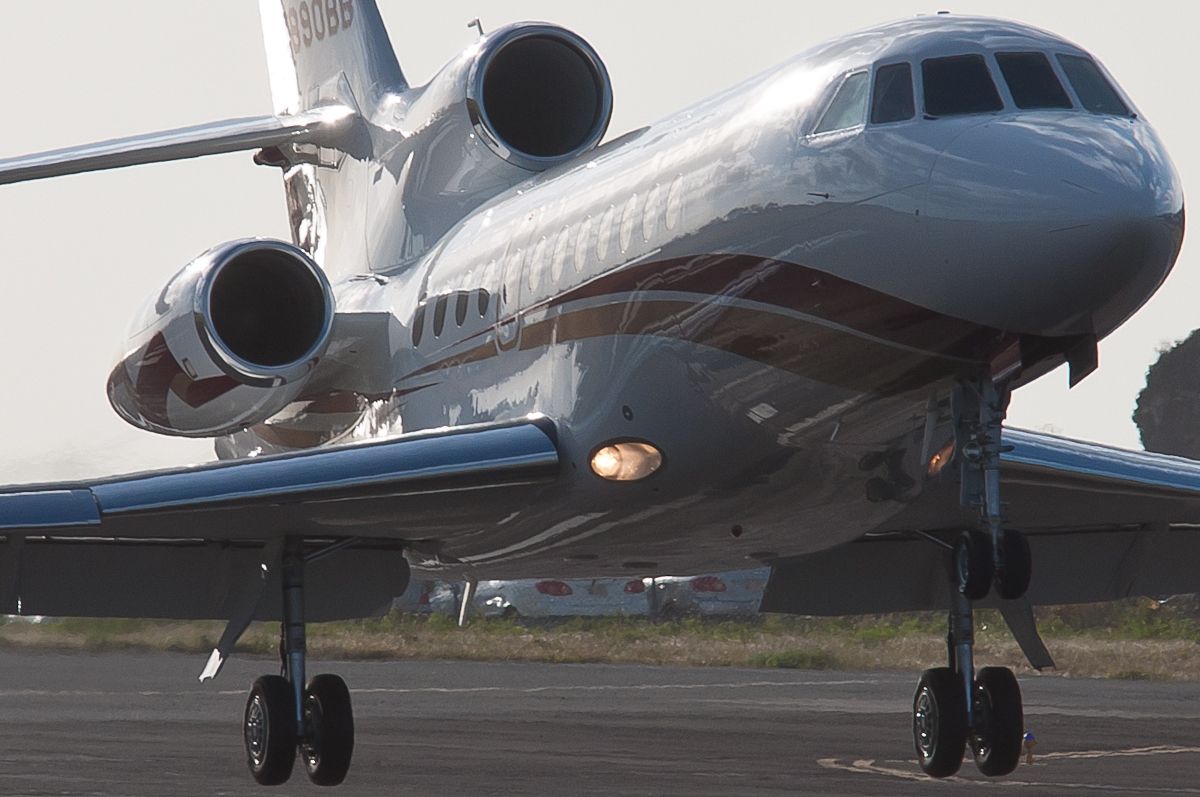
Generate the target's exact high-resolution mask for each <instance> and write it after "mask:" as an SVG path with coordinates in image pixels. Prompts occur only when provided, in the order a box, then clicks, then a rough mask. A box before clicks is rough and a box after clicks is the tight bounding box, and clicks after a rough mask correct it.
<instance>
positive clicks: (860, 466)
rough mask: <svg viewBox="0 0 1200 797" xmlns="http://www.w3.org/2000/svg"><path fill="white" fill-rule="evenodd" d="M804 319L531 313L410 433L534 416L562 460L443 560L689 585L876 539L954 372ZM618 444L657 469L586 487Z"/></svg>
mask: <svg viewBox="0 0 1200 797" xmlns="http://www.w3.org/2000/svg"><path fill="white" fill-rule="evenodd" d="M656 304H662V305H663V306H662V307H655V306H653V305H656ZM680 307H690V312H687V313H679V312H678V311H679V308H680ZM606 316H607V317H609V318H611V319H616V323H617V325H618V328H617V329H615V330H614V329H608V330H607V331H604V330H605V327H604V326H603V324H602V322H601V320H600V319H601V318H603V317H606ZM800 316H801V314H800V313H799V311H798V310H792V311H789V312H783V311H782V310H780V309H779V308H775V310H772V309H771V308H770V307H769V306H767V305H766V304H765V303H761V302H760V303H755V302H752V301H749V300H740V301H736V302H733V301H731V300H730V298H729V297H728V296H724V297H721V298H720V299H719V300H715V299H712V298H709V299H705V298H703V297H692V298H691V299H685V298H682V297H681V296H680V295H676V294H675V293H672V294H671V295H664V296H661V297H647V296H640V297H638V298H630V297H624V298H615V297H613V296H609V295H604V296H602V297H591V298H587V299H580V300H578V301H577V302H576V303H574V304H573V305H572V304H566V305H563V306H560V307H559V308H557V309H555V310H546V311H544V312H542V313H541V314H538V313H534V314H531V315H530V316H528V317H526V318H525V319H524V320H523V323H522V328H521V330H520V333H519V335H518V337H517V339H516V340H515V341H514V342H513V343H512V345H511V347H510V348H508V349H507V350H505V351H500V350H499V349H497V350H496V351H495V353H494V355H493V356H488V357H479V356H478V355H477V356H476V357H475V358H473V359H472V361H471V362H462V363H457V364H448V365H447V366H446V367H444V368H441V369H438V370H435V371H433V372H426V373H425V374H424V375H423V377H422V379H423V382H422V386H421V389H419V390H416V391H415V392H412V393H410V394H408V395H407V396H406V398H405V399H404V402H403V408H402V417H403V425H404V429H405V431H414V430H416V429H421V428H432V427H438V426H445V425H458V424H466V423H479V422H486V421H490V420H499V419H506V418H513V417H520V416H523V415H527V414H529V413H542V414H544V415H546V416H548V417H550V418H552V419H554V420H555V422H556V423H557V425H558V428H559V432H560V449H561V451H562V453H563V461H564V466H563V472H562V475H561V478H560V481H559V482H558V484H556V485H555V486H554V487H553V488H551V490H550V491H549V492H548V493H547V494H544V495H542V496H541V497H540V499H539V500H538V501H537V502H534V503H531V505H530V506H528V507H525V508H523V509H522V510H521V511H519V512H517V513H514V514H513V515H510V516H509V517H507V518H505V519H504V520H503V521H502V522H500V523H498V524H496V525H495V526H494V527H492V528H487V529H481V528H469V529H468V528H464V529H460V530H458V531H457V532H453V531H451V533H449V534H448V535H447V537H446V538H445V540H444V545H443V547H442V549H441V552H442V556H443V559H444V560H445V561H446V562H447V563H449V564H450V565H451V566H452V567H461V566H468V567H470V568H471V569H473V570H474V571H476V572H477V573H478V574H480V575H482V576H487V577H490V576H493V575H494V576H496V577H501V578H509V577H523V576H542V575H554V574H560V575H574V574H578V575H606V574H615V573H630V574H639V573H645V574H649V573H654V572H660V573H661V572H688V571H692V570H703V569H711V568H714V567H727V568H734V567H742V566H755V565H757V564H759V563H761V562H763V561H769V560H771V559H773V558H775V557H778V556H789V555H797V554H802V553H808V552H812V551H817V550H821V549H823V548H827V547H830V546H833V545H837V544H840V543H843V542H847V541H850V540H852V539H855V538H857V537H859V536H861V535H862V534H863V533H864V532H865V531H867V530H869V529H871V528H873V527H874V526H876V525H878V524H880V523H882V522H884V521H885V520H886V519H887V518H888V517H890V516H891V515H892V514H894V513H895V512H897V511H899V509H900V508H902V506H903V504H902V501H903V500H904V499H906V498H909V497H911V496H912V495H914V494H915V493H916V492H917V491H919V489H920V481H921V479H920V467H919V464H918V461H919V460H920V457H921V452H920V451H919V449H920V447H921V444H922V437H923V435H922V431H923V424H924V420H925V406H926V404H927V402H928V400H929V398H930V396H931V395H934V394H937V393H938V391H939V390H941V392H942V394H943V395H944V394H945V389H944V388H945V387H946V385H947V384H948V382H947V380H948V379H949V378H950V376H951V375H952V373H953V372H954V370H955V368H956V367H957V363H956V361H953V360H948V359H945V358H938V357H935V356H932V355H930V354H929V353H921V352H918V351H916V350H915V349H913V348H912V347H907V348H906V347H903V346H896V345H891V344H889V343H887V342H886V341H884V340H882V339H880V338H878V337H874V336H872V335H867V334H863V333H860V332H854V331H851V330H849V329H847V328H844V327H839V326H838V325H836V324H833V323H831V322H828V321H823V320H821V319H818V318H817V317H815V316H808V317H800ZM581 317H582V318H586V319H587V322H586V323H584V322H583V321H582V320H581ZM639 325H643V326H646V327H647V328H646V329H643V328H642V327H641V326H639ZM650 326H653V330H652V331H650V329H649V327H650ZM630 439H633V440H643V441H647V442H650V443H652V444H654V445H655V446H656V447H658V448H659V449H660V450H661V451H662V452H663V456H664V464H663V466H662V468H661V469H660V470H659V472H657V473H655V474H654V475H653V476H651V477H649V478H647V479H645V480H644V481H640V482H634V483H612V482H606V481H604V480H602V479H600V478H598V477H597V476H595V475H594V474H593V473H592V472H591V470H590V467H589V460H590V456H591V454H592V453H593V452H594V451H595V450H596V448H598V447H599V446H601V445H602V444H604V443H606V442H609V441H614V440H630Z"/></svg>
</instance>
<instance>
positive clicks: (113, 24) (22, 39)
mask: <svg viewBox="0 0 1200 797" xmlns="http://www.w3.org/2000/svg"><path fill="white" fill-rule="evenodd" d="M381 6H382V8H383V13H384V16H385V19H386V21H387V23H388V28H389V30H390V32H391V35H392V40H393V42H394V43H395V45H396V50H397V53H398V55H399V58H400V63H401V65H402V66H403V67H404V70H405V72H406V74H407V76H408V78H409V81H410V82H411V83H412V84H413V85H417V84H420V83H423V82H425V81H426V80H428V79H429V78H430V77H431V76H432V75H433V74H434V73H435V72H436V70H437V69H438V68H439V67H440V66H441V65H442V64H443V63H445V62H446V61H447V60H448V59H449V58H450V57H451V56H452V55H453V54H454V53H455V52H457V51H458V50H460V49H461V48H463V47H465V46H467V45H468V44H469V43H470V42H471V41H472V40H473V38H474V35H475V34H474V32H473V31H470V30H468V29H467V28H466V23H467V21H468V20H470V19H471V18H473V17H476V16H479V17H481V18H482V20H483V24H484V26H485V27H486V28H487V29H489V30H490V29H492V28H495V27H499V26H500V25H502V24H505V23H508V22H512V21H517V20H521V19H545V20H549V21H553V22H557V23H559V24H562V25H565V26H567V27H569V28H571V29H573V30H575V31H576V32H578V33H579V34H581V35H583V36H584V37H585V38H586V39H588V40H589V41H590V42H591V43H592V44H593V46H594V47H595V48H596V50H597V51H598V52H599V53H600V55H601V57H602V58H604V60H605V62H606V63H607V65H608V68H609V70H610V72H611V74H612V79H613V86H614V93H615V99H616V107H615V111H614V114H613V121H612V126H611V127H610V137H612V136H615V135H619V134H620V133H622V132H624V131H626V130H629V129H631V128H633V127H637V126H640V125H642V124H646V123H648V122H651V121H653V120H655V119H657V118H659V117H662V116H665V115H666V114H668V113H670V112H672V111H674V110H677V109H679V108H681V107H683V106H685V105H688V104H690V103H692V102H694V101H696V100H698V99H700V98H702V97H704V96H707V95H709V94H711V93H713V92H715V91H717V90H719V89H721V88H724V87H726V86H728V85H730V84H732V83H735V82H738V81H740V80H742V79H744V78H746V77H749V76H751V75H753V74H755V73H756V72H759V71H761V70H763V69H765V68H767V67H769V66H771V65H772V64H775V63H777V62H779V61H782V60H784V59H786V58H788V57H789V56H790V55H792V54H794V53H796V52H798V51H800V50H802V49H805V48H806V47H808V46H809V45H812V44H815V43H817V42H818V41H821V40H824V39H827V38H830V37H833V36H837V35H839V34H841V33H844V32H847V31H850V30H853V29H855V28H861V27H865V26H868V25H872V24H875V23H878V22H882V21H886V20H890V19H896V18H900V17H906V16H911V15H913V14H916V13H932V12H935V11H937V10H939V7H924V8H923V7H920V6H917V5H913V4H911V3H904V2H870V1H867V0H859V2H855V3H798V2H795V0H791V1H790V2H753V1H752V0H745V1H744V2H738V3H730V2H719V3H692V4H675V3H670V4H668V3H647V2H636V3H635V2H608V3H604V4H598V3H580V4H575V3H571V2H563V0H557V1H555V2H544V1H539V2H531V1H526V2H522V1H520V0H487V2H460V1H459V0H440V1H439V2H437V3H432V2H430V3H422V2H412V1H411V0H396V1H395V2H388V0H382V2H381ZM940 8H945V7H944V6H942V7H940ZM1179 8H1180V6H1179V5H1177V4H1174V3H1165V2H1163V3H1155V2H1142V3H1139V4H1137V5H1136V6H1131V5H1130V4H1128V3H1117V2H1094V1H1093V2H1054V3H1049V2H1045V0H1039V1H1037V2H1035V1H1033V0H1029V1H1028V2H1026V1H1020V0H1012V1H1011V2H1008V1H1001V0H996V2H972V3H963V4H961V5H954V6H950V10H952V11H954V12H955V13H978V14H988V15H993V16H999V17H1006V18H1011V19H1018V20H1021V21H1024V22H1028V23H1031V24H1034V25H1038V26H1040V27H1044V28H1047V29H1049V30H1051V31H1054V32H1055V33H1058V34H1060V35H1062V36H1065V37H1067V38H1069V39H1072V40H1074V41H1075V42H1076V43H1078V44H1080V45H1082V46H1083V47H1084V48H1086V49H1088V50H1090V51H1091V52H1093V53H1094V54H1095V55H1096V56H1098V57H1099V58H1100V59H1101V60H1102V61H1104V62H1105V64H1106V65H1107V66H1108V67H1109V69H1110V70H1111V71H1112V72H1113V73H1114V74H1115V75H1116V77H1117V79H1118V80H1119V81H1120V82H1121V84H1122V85H1123V87H1124V88H1125V89H1126V91H1127V92H1128V93H1129V94H1130V95H1131V96H1132V97H1133V98H1134V101H1135V102H1136V103H1137V104H1138V105H1139V107H1140V109H1141V111H1142V112H1143V114H1144V115H1145V116H1146V117H1147V118H1148V119H1149V120H1150V121H1151V122H1152V123H1153V124H1154V125H1155V126H1156V127H1157V129H1158V130H1159V132H1160V133H1161V135H1162V136H1163V138H1164V139H1165V141H1166V143H1167V147H1168V149H1169V151H1170V152H1171V155H1172V157H1173V158H1174V160H1175V163H1176V165H1177V167H1178V168H1179V170H1180V172H1181V174H1182V175H1183V181H1184V185H1185V187H1186V186H1192V185H1196V184H1200V182H1198V181H1200V144H1197V142H1196V135H1195V134H1196V130H1197V122H1198V121H1200V120H1198V119H1197V111H1196V106H1197V103H1196V102H1195V98H1194V97H1192V96H1190V95H1191V94H1192V82H1193V78H1194V76H1195V74H1196V61H1195V31H1194V29H1193V27H1192V25H1191V23H1190V22H1189V21H1187V20H1185V19H1184V18H1182V17H1181V16H1180V12H1179V11H1178V10H1177V9H1179ZM1184 16H1190V15H1188V14H1184ZM0 69H2V71H3V74H4V75H5V84H6V86H7V89H6V91H5V97H4V103H5V109H6V110H5V112H4V125H3V128H2V129H3V134H2V135H0V156H6V155H16V154H22V153H27V152H33V151H38V150H43V149H50V148H54V147H61V146H67V145H71V144H77V143H83V142H88V141H93V140H98V139H104V138H110V137H114V136H119V135H127V134H131V133H138V132H147V131H151V130H156V129H164V128H170V127H178V126H183V125H189V124H195V123H200V122H205V121H210V120H216V119H224V118H230V117H237V116H248V115H258V114H265V113H269V112H270V110H271V103H270V98H269V93H268V89H267V79H266V68H265V65H264V57H263V50H262V43H261V37H260V31H259V23H258V4H257V3H256V2H253V0H206V2H204V3H176V2H162V0H105V2H103V3H94V2H84V0H39V2H37V3H5V5H4V19H3V24H0ZM1193 178H1196V179H1193ZM0 231H2V233H3V234H2V235H0V264H2V265H0V269H2V272H0V273H2V275H3V282H2V287H0V333H2V334H3V337H4V345H3V347H2V349H0V350H2V351H3V367H4V371H3V373H4V381H3V386H4V390H3V391H0V418H3V419H4V422H5V426H6V429H5V435H4V447H3V450H2V451H0V483H8V482H29V481H38V480H51V479H61V478H82V477H88V476H96V475H101V474H105V473H113V472H120V471H129V470H136V469H145V468H151V467H161V466H167V465H176V464H183V463H191V462H199V461H203V460H206V459H210V458H211V457H212V453H211V452H212V446H211V443H210V442H209V441H187V440H179V439H174V438H166V437H160V436H157V435H153V434H150V433H148V432H142V431H139V430H136V429H134V428H133V427H130V426H128V425H126V424H125V423H124V422H123V421H121V420H120V419H118V418H117V417H116V415H115V414H114V413H113V412H112V410H111V409H110V408H109V406H108V402H107V399H106V398H105V395H104V386H105V380H106V378H107V375H108V372H109V371H110V370H111V368H112V366H113V364H114V361H115V357H116V352H117V349H118V348H119V346H120V344H121V341H122V340H123V337H124V333H125V327H126V325H127V324H128V322H129V320H130V319H131V318H132V316H133V314H134V312H135V311H136V310H137V308H138V307H139V305H140V304H141V302H142V300H143V299H144V298H145V297H146V296H147V295H149V294H150V293H151V292H154V291H156V290H158V289H159V288H160V287H161V286H162V285H163V283H164V282H165V281H166V280H167V279H168V277H170V276H171V274H173V273H174V272H175V271H177V270H178V269H179V268H180V267H181V266H183V264H184V263H186V262H187V261H188V260H190V259H191V258H192V257H193V256H194V255H196V254H198V253H199V252H201V251H202V250H204V249H206V248H207V247H209V246H211V245H213V244H215V243H218V242H221V241H225V240H229V239H232V238H238V237H243V236H251V235H262V236H273V237H279V238H285V239H286V238H287V227H286V217H285V211H284V203H283V194H282V188H281V180H280V176H279V172H278V170H275V169H266V168H262V167H256V166H253V165H252V164H251V162H250V154H248V153H243V154H234V155H226V156H221V157H216V158H207V159H204V160H199V161H192V162H185V163H173V164H163V165H153V166H143V167H138V168H134V169H124V170H119V171H115V172H105V173H98V174H91V175H81V176H76V177H65V178H58V179H54V180H45V181H39V182H34V183H28V184H23V185H14V186H0ZM1192 248H1194V247H1189V246H1185V248H1184V253H1183V255H1182V257H1181V258H1180V261H1179V264H1178V265H1177V267H1176V269H1175V272H1174V274H1173V275H1172V276H1171V278H1170V280H1169V281H1168V282H1167V284H1166V285H1165V286H1164V287H1163V288H1162V289H1161V290H1160V291H1159V293H1158V295H1157V296H1156V297H1155V298H1154V299H1152V300H1151V302H1150V303H1149V304H1148V305H1147V306H1146V307H1145V308H1143V309H1142V310H1141V312H1140V313H1139V314H1138V315H1137V316H1135V317H1134V318H1133V319H1132V320H1131V321H1130V322H1129V323H1127V324H1126V325H1125V327H1124V328H1122V329H1121V330H1119V331H1118V332H1117V333H1115V334H1114V335H1112V336H1111V337H1110V338H1108V339H1107V340H1106V341H1104V342H1103V343H1102V344H1101V350H1100V357H1101V368H1100V371H1099V372H1098V373H1096V374H1093V375H1092V376H1091V377H1090V378H1089V379H1088V380H1087V381H1086V382H1084V383H1083V385H1081V386H1080V387H1077V388H1075V389H1074V390H1072V391H1067V389H1066V376H1065V374H1064V373H1063V372H1061V371H1059V372H1056V373H1054V374H1051V375H1049V376H1048V377H1046V378H1044V379H1043V380H1042V381H1041V382H1040V383H1038V384H1035V385H1033V386H1030V387H1026V388H1024V389H1022V390H1021V391H1019V392H1018V394H1017V396H1016V398H1015V400H1014V406H1013V410H1012V414H1011V419H1012V421H1013V422H1014V423H1015V424H1017V425H1021V426H1025V427H1031V428H1047V429H1050V430H1052V431H1055V432H1058V433H1061V434H1066V435H1070V436H1074V437H1082V438H1088V439H1095V440H1100V441H1104V442H1109V443H1113V444H1117V445H1123V446H1130V447H1137V446H1138V439H1137V432H1136V429H1135V427H1134V426H1133V424H1132V422H1131V421H1130V414H1131V412H1132V410H1133V404H1134V401H1135V400H1136V396H1137V392H1138V390H1140V388H1141V387H1142V385H1143V383H1144V378H1145V372H1146V368H1147V367H1148V366H1149V364H1150V363H1151V362H1153V360H1154V358H1155V357H1156V350H1157V349H1158V348H1159V347H1160V346H1162V345H1164V344H1169V343H1172V342H1174V341H1176V340H1179V339H1181V338H1183V337H1185V336H1186V335H1187V334H1188V332H1190V331H1191V329H1192V328H1193V327H1195V326H1198V325H1200V309H1197V307H1196V306H1195V302H1194V297H1196V296H1197V295H1198V291H1197V288H1198V287H1200V263H1195V262H1193V258H1192V257H1191V256H1190V253H1191V249H1192Z"/></svg>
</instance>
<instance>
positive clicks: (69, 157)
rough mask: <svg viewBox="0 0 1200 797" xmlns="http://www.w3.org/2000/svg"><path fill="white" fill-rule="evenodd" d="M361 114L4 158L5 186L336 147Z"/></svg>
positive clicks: (212, 128) (225, 126)
mask: <svg viewBox="0 0 1200 797" xmlns="http://www.w3.org/2000/svg"><path fill="white" fill-rule="evenodd" d="M355 118H356V112H355V111H354V110H353V109H351V108H349V107H346V106H343V105H326V106H322V107H320V108H314V109H312V110H309V111H304V112H302V113H298V114H295V115H292V116H256V117H247V118H243V119H228V120H225V121H222V122H212V123H209V124H203V125H196V126H194V127H182V128H178V129H176V130H164V131H161V132H157V133H147V134H144V135H138V136H129V137H127V138H115V139H111V140H109V141H101V142H98V143H95V144H84V145H82V146H78V147H67V148H66V149H56V150H51V151H49V152H39V153H36V154H33V155H22V156H18V157H15V158H6V159H0V185H2V184H5V183H20V182H25V181H28V180H41V179H44V178H47V177H58V176H61V175H65V174H80V173H82V172H95V171H103V170H105V169H119V168H121V167H124V166H137V165H140V164H143V163H160V162H162V161H172V160H183V159H186V158H197V157H200V156H203V155H219V154H222V153H226V152H237V151H240V150H251V149H259V148H261V147H277V146H282V145H286V144H316V145H319V146H323V147H331V148H336V146H337V143H338V141H339V140H340V138H341V136H342V134H344V133H345V132H346V131H347V130H348V129H349V128H350V127H351V125H352V124H353V123H354V119H355Z"/></svg>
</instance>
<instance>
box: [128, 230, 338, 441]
mask: <svg viewBox="0 0 1200 797" xmlns="http://www.w3.org/2000/svg"><path fill="white" fill-rule="evenodd" d="M333 314H334V300H333V292H332V290H331V289H330V286H329V282H328V280H326V278H325V275H324V274H323V273H322V271H321V269H320V268H319V267H318V266H317V264H316V263H314V262H313V260H312V259H311V258H310V257H309V256H308V255H307V254H305V253H304V252H303V251H301V250H300V249H298V248H296V247H295V246H292V245H291V244H287V243H283V242H282V241H271V240H261V239H249V240H241V241H234V242H231V243H227V244H222V245H221V246H218V247H216V248H214V249H210V250H209V251H207V252H205V253H204V254H202V255H200V256H199V257H198V258H196V259H195V260H193V261H192V262H191V263H189V264H188V265H187V266H185V267H184V268H183V270H181V271H180V272H179V273H178V274H176V275H175V276H174V277H172V278H171V280H170V281H169V282H168V283H167V285H166V287H164V288H163V289H162V290H161V291H160V292H159V293H158V294H156V295H155V296H153V297H151V299H150V300H149V301H148V302H147V304H146V306H145V307H144V309H143V310H142V312H141V313H140V314H139V316H138V318H137V320H136V321H135V323H134V325H133V327H132V329H133V332H132V334H131V335H130V336H129V339H128V341H127V344H126V346H125V348H124V352H125V354H124V356H123V357H122V358H121V361H120V362H119V363H118V364H117V366H116V368H114V369H113V372H112V374H111V375H110V376H109V379H108V399H109V401H110V402H111V403H112V405H113V408H114V409H116V411H117V413H118V414H119V415H120V416H121V417H122V418H124V419H125V420H127V421H129V422H130V423H132V424H133V425H135V426H139V427H141V428H143V429H148V430H149V431H152V432H159V433H160V434H169V435H178V436H183V437H213V436H217V435H223V434H229V433H231V432H235V431H237V430H239V429H243V428H245V427H247V426H250V425H252V424H256V423H260V422H262V421H264V420H266V419H267V418H270V417H271V416H272V415H275V414H276V413H278V412H280V411H281V410H282V409H283V408H284V407H286V406H287V405H288V404H290V403H291V402H292V401H294V400H295V399H296V398H297V397H298V396H299V395H300V393H301V391H302V390H303V389H304V386H305V384H306V382H307V381H308V379H309V377H310V376H311V375H312V373H313V371H314V370H315V369H316V367H317V364H318V362H319V361H320V359H321V357H322V355H323V354H324V353H325V349H326V347H327V346H328V344H329V337H330V330H331V328H332V325H333Z"/></svg>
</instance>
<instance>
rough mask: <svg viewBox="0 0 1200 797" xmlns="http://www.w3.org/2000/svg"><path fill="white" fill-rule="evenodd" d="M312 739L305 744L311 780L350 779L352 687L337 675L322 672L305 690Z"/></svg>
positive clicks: (330, 783) (324, 782)
mask: <svg viewBox="0 0 1200 797" xmlns="http://www.w3.org/2000/svg"><path fill="white" fill-rule="evenodd" d="M304 714H305V718H306V719H307V721H308V730H309V738H308V739H307V740H306V741H305V742H304V743H303V744H302V745H301V747H300V752H301V754H302V755H303V757H304V769H305V771H306V772H307V773H308V779H309V780H311V781H312V782H313V783H315V784H317V785H318V786H336V785H338V784H339V783H341V782H342V781H343V780H345V779H346V773H347V772H349V771H350V759H351V758H352V757H353V755H354V712H353V710H352V709H351V707H350V690H349V689H348V688H346V682H345V681H343V680H342V679H341V678H340V677H339V676H337V675H328V674H326V675H318V676H316V677H314V678H313V679H312V680H311V681H309V682H308V688H307V689H305V690H304Z"/></svg>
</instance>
